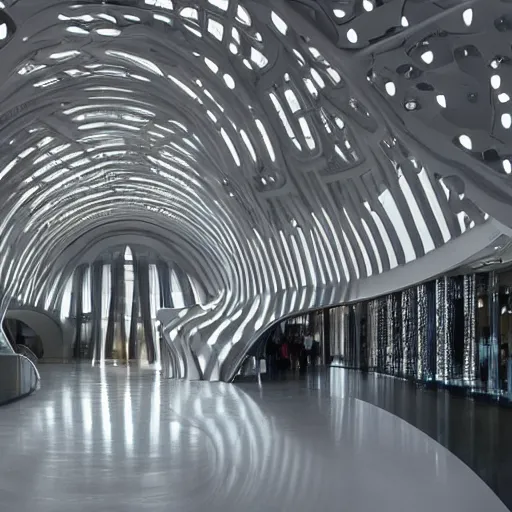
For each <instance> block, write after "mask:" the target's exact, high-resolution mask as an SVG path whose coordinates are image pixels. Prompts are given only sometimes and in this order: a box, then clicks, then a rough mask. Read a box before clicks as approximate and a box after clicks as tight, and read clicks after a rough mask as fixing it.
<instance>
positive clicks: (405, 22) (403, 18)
mask: <svg viewBox="0 0 512 512" xmlns="http://www.w3.org/2000/svg"><path fill="white" fill-rule="evenodd" d="M401 23H402V27H404V28H407V27H408V26H409V20H408V19H407V18H406V17H405V16H402V20H401Z"/></svg>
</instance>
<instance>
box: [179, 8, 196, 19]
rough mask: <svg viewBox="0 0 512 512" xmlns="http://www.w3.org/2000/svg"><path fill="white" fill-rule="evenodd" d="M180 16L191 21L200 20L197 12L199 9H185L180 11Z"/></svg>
mask: <svg viewBox="0 0 512 512" xmlns="http://www.w3.org/2000/svg"><path fill="white" fill-rule="evenodd" d="M180 16H181V17H182V18H187V19H189V20H194V21H197V20H198V19H199V13H198V12H197V9H195V8H194V7H184V8H183V9H181V11H180Z"/></svg>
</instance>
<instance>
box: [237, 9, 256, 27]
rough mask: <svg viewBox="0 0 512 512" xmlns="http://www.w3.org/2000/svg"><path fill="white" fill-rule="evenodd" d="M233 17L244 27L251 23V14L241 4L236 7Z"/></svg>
mask: <svg viewBox="0 0 512 512" xmlns="http://www.w3.org/2000/svg"><path fill="white" fill-rule="evenodd" d="M235 19H236V21H238V23H241V24H242V25H245V26H246V27H250V26H251V25H252V21H251V16H250V14H249V13H248V12H247V9H246V8H245V7H244V6H243V5H240V4H238V7H237V8H236V17H235Z"/></svg>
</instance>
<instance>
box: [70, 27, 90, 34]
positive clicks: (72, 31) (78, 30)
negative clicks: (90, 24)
mask: <svg viewBox="0 0 512 512" xmlns="http://www.w3.org/2000/svg"><path fill="white" fill-rule="evenodd" d="M66 32H69V33H70V34H77V35H83V36H88V35H89V31H88V30H85V29H83V28H81V27H75V26H72V27H67V28H66Z"/></svg>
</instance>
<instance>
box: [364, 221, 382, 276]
mask: <svg viewBox="0 0 512 512" xmlns="http://www.w3.org/2000/svg"><path fill="white" fill-rule="evenodd" d="M361 223H362V225H363V229H364V231H365V233H366V236H367V237H368V240H370V245H371V246H372V251H373V254H374V255H375V259H376V260H377V269H378V272H379V274H382V260H381V258H380V253H379V250H378V248H377V244H376V243H375V238H374V237H373V234H372V232H371V230H370V228H369V226H368V223H367V222H366V221H365V220H364V219H361Z"/></svg>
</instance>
